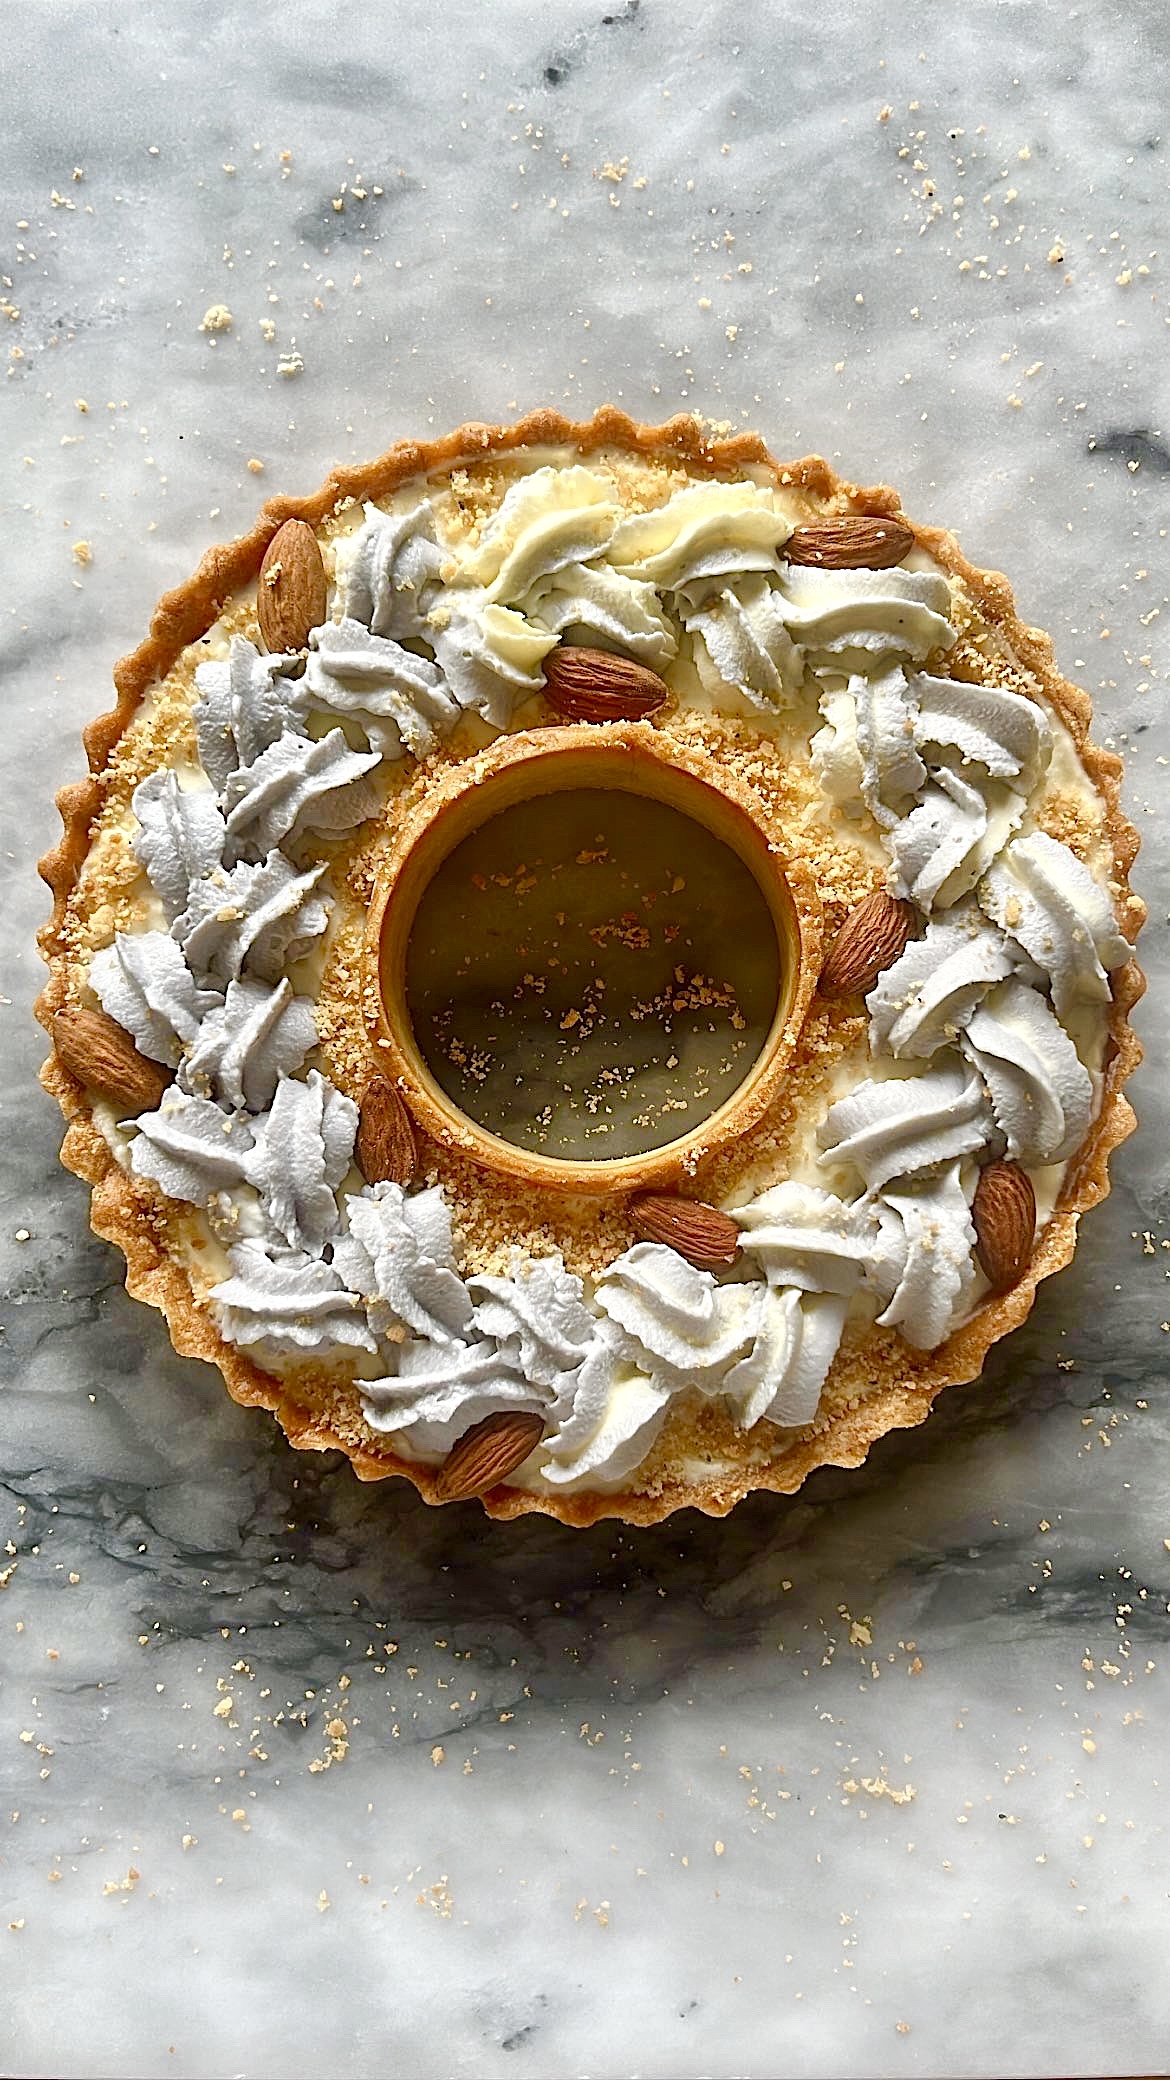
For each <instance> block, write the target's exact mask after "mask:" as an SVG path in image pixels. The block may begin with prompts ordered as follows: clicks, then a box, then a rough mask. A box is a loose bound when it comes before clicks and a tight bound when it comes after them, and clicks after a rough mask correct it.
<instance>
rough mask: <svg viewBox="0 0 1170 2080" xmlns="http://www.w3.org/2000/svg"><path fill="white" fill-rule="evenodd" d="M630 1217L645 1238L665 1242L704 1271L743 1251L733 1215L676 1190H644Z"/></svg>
mask: <svg viewBox="0 0 1170 2080" xmlns="http://www.w3.org/2000/svg"><path fill="white" fill-rule="evenodd" d="M630 1220H631V1222H632V1223H633V1227H634V1232H635V1234H637V1235H638V1236H639V1237H640V1239H641V1240H642V1241H643V1242H663V1243H665V1244H666V1247H667V1249H675V1250H677V1251H678V1253H679V1256H680V1257H685V1258H686V1260H687V1262H688V1264H696V1265H697V1266H698V1268H699V1270H700V1271H715V1270H717V1269H718V1268H719V1267H720V1266H721V1265H724V1264H734V1262H735V1260H736V1258H737V1257H738V1255H739V1229H738V1228H737V1227H736V1225H735V1222H734V1221H733V1220H732V1218H731V1215H730V1214H727V1213H720V1212H719V1210H718V1208H717V1207H715V1206H705V1205H704V1204H703V1201H702V1200H701V1199H684V1198H682V1197H680V1195H679V1194H678V1193H676V1192H642V1193H641V1194H640V1195H639V1197H638V1198H636V1199H631V1201H630Z"/></svg>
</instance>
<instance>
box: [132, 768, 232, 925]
mask: <svg viewBox="0 0 1170 2080" xmlns="http://www.w3.org/2000/svg"><path fill="white" fill-rule="evenodd" d="M130 807H131V808H132V810H133V811H134V814H135V816H136V817H137V818H138V829H137V830H136V831H135V833H134V840H133V843H134V850H135V853H136V854H137V856H138V858H139V859H140V860H141V862H142V865H143V867H144V868H145V869H146V878H147V880H148V881H149V882H150V885H151V887H152V888H153V890H154V892H155V894H156V896H157V897H158V899H159V901H160V902H161V904H162V906H163V909H164V910H165V911H166V914H167V917H168V918H175V917H177V916H178V915H179V913H180V911H182V910H185V909H186V907H187V905H188V903H189V902H190V900H191V891H192V889H193V888H195V887H196V886H197V885H198V883H199V882H201V881H202V880H203V879H204V878H205V877H206V876H207V875H208V874H213V873H215V871H216V870H217V868H218V867H219V866H220V864H221V861H222V858H223V847H224V838H225V835H226V833H225V830H224V821H223V816H222V814H221V812H220V808H219V804H218V803H217V801H216V799H215V796H214V794H213V793H212V791H211V789H210V788H209V787H190V788H184V787H180V785H179V776H178V774H177V773H176V772H174V771H168V770H166V769H164V768H163V767H160V768H159V770H158V771H157V772H155V773H148V774H147V776H146V778H145V780H141V781H139V784H138V786H137V787H136V788H135V790H134V793H133V795H132V796H131V798H130Z"/></svg>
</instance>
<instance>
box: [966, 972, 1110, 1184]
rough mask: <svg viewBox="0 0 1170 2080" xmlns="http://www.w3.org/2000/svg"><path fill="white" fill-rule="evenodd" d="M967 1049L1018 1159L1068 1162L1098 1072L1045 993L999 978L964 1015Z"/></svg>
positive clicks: (1085, 1124) (1083, 1127) (1085, 1122)
mask: <svg viewBox="0 0 1170 2080" xmlns="http://www.w3.org/2000/svg"><path fill="white" fill-rule="evenodd" d="M962 1049H963V1053H964V1054H965V1055H966V1057H967V1059H968V1061H969V1062H970V1063H971V1064H972V1066H973V1067H974V1068H976V1069H977V1070H978V1071H979V1074H980V1076H981V1077H982V1078H983V1081H984V1083H985V1084H986V1086H987V1089H988V1092H989V1094H990V1097H991V1107H992V1111H993V1112H994V1114H995V1121H996V1125H997V1126H998V1127H999V1129H1000V1131H1001V1133H1002V1134H1003V1136H1004V1139H1005V1140H1006V1142H1007V1150H1008V1154H1009V1155H1010V1156H1013V1157H1014V1158H1015V1160H1016V1161H1017V1162H1020V1163H1063V1162H1065V1161H1066V1160H1067V1158H1068V1157H1069V1156H1071V1155H1072V1153H1073V1151H1074V1149H1076V1148H1079V1147H1080V1144H1081V1142H1082V1141H1083V1140H1084V1138H1085V1135H1086V1134H1087V1133H1088V1130H1089V1121H1090V1119H1091V1117H1092V1111H1093V1095H1094V1093H1093V1079H1092V1077H1091V1076H1090V1074H1089V1071H1088V1070H1087V1069H1086V1068H1085V1065H1084V1063H1083V1062H1082V1061H1081V1060H1080V1058H1079V1056H1078V1054H1077V1051H1076V1048H1075V1046H1074V1045H1073V1042H1072V1041H1071V1039H1070V1038H1069V1036H1068V1034H1067V1033H1066V1032H1065V1030H1064V1027H1063V1026H1062V1025H1061V1024H1060V1021H1059V1019H1057V1018H1056V1016H1055V1014H1054V1013H1053V1010H1052V1007H1051V1005H1050V1004H1049V1003H1048V1000H1047V998H1046V997H1042V996H1041V995H1040V993H1039V991H1038V990H1034V989H1029V988H1028V986H1027V984H1026V983H1024V982H1020V981H1018V980H1014V979H1013V980H1012V981H1009V982H1004V983H1001V984H1000V986H999V988H998V989H995V990H992V992H991V994H990V995H989V996H986V997H984V999H983V1002H982V1003H981V1004H980V1006H979V1008H978V1010H976V1011H974V1012H973V1013H972V1015H971V1017H970V1019H969V1020H968V1021H967V1030H966V1032H965V1033H964V1035H963V1039H962Z"/></svg>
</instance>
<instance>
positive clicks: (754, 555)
mask: <svg viewBox="0 0 1170 2080" xmlns="http://www.w3.org/2000/svg"><path fill="white" fill-rule="evenodd" d="M791 533H792V525H791V522H790V521H788V520H786V519H785V518H784V515H783V514H782V513H780V512H779V511H778V510H777V507H776V501H775V499H774V497H773V495H772V493H771V492H770V491H767V490H764V489H763V488H762V487H761V486H760V485H758V484H690V485H687V486H686V487H685V489H683V490H681V491H676V492H675V493H674V495H673V497H671V498H669V499H668V500H667V502H666V504H665V505H663V506H656V507H655V508H654V510H653V511H652V512H649V513H634V514H631V516H630V517H629V519H626V520H623V521H622V522H621V524H620V526H619V527H618V529H617V531H616V533H615V534H614V537H613V539H612V541H611V542H610V544H609V549H608V556H609V561H610V562H611V563H612V564H613V566H614V569H615V570H618V571H621V572H623V574H624V575H625V576H626V577H627V578H640V579H642V580H644V581H646V582H648V583H650V584H651V585H654V586H657V588H658V590H659V591H660V592H682V591H692V589H693V588H694V587H695V586H697V585H698V584H699V583H700V581H702V580H719V579H723V578H729V577H737V578H738V577H742V576H743V575H744V574H745V573H746V572H748V571H766V572H770V573H772V574H773V575H778V574H779V569H780V565H779V558H778V555H777V551H778V549H779V548H780V545H781V544H782V543H783V542H786V541H787V540H788V537H789V535H790V534H791ZM695 603H696V604H697V601H696V602H695Z"/></svg>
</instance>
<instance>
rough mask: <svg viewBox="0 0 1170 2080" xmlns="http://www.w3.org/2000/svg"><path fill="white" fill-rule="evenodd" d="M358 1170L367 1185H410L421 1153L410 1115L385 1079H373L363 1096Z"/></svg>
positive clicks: (359, 1124) (360, 1115) (358, 1134)
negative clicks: (415, 1143)
mask: <svg viewBox="0 0 1170 2080" xmlns="http://www.w3.org/2000/svg"><path fill="white" fill-rule="evenodd" d="M357 1159H358V1168H359V1170H360V1171H361V1173H362V1176H363V1177H364V1178H365V1180H366V1183H367V1184H381V1183H382V1181H383V1179H387V1178H388V1179H389V1181H390V1183H391V1184H401V1185H408V1184H410V1183H411V1182H412V1180H413V1178H414V1173H415V1169H416V1167H417V1163H418V1154H417V1150H416V1149H415V1145H414V1128H413V1127H412V1125H411V1123H410V1114H409V1113H408V1111H407V1109H406V1107H405V1105H404V1104H403V1102H402V1100H401V1098H400V1097H399V1095H398V1092H397V1091H396V1090H395V1088H394V1085H393V1084H392V1083H391V1082H390V1081H389V1080H388V1078H387V1077H385V1076H373V1077H371V1078H370V1081H369V1083H367V1085H366V1088H365V1090H364V1092H363V1093H362V1102H361V1106H360V1109H359V1112H358V1130H357Z"/></svg>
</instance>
